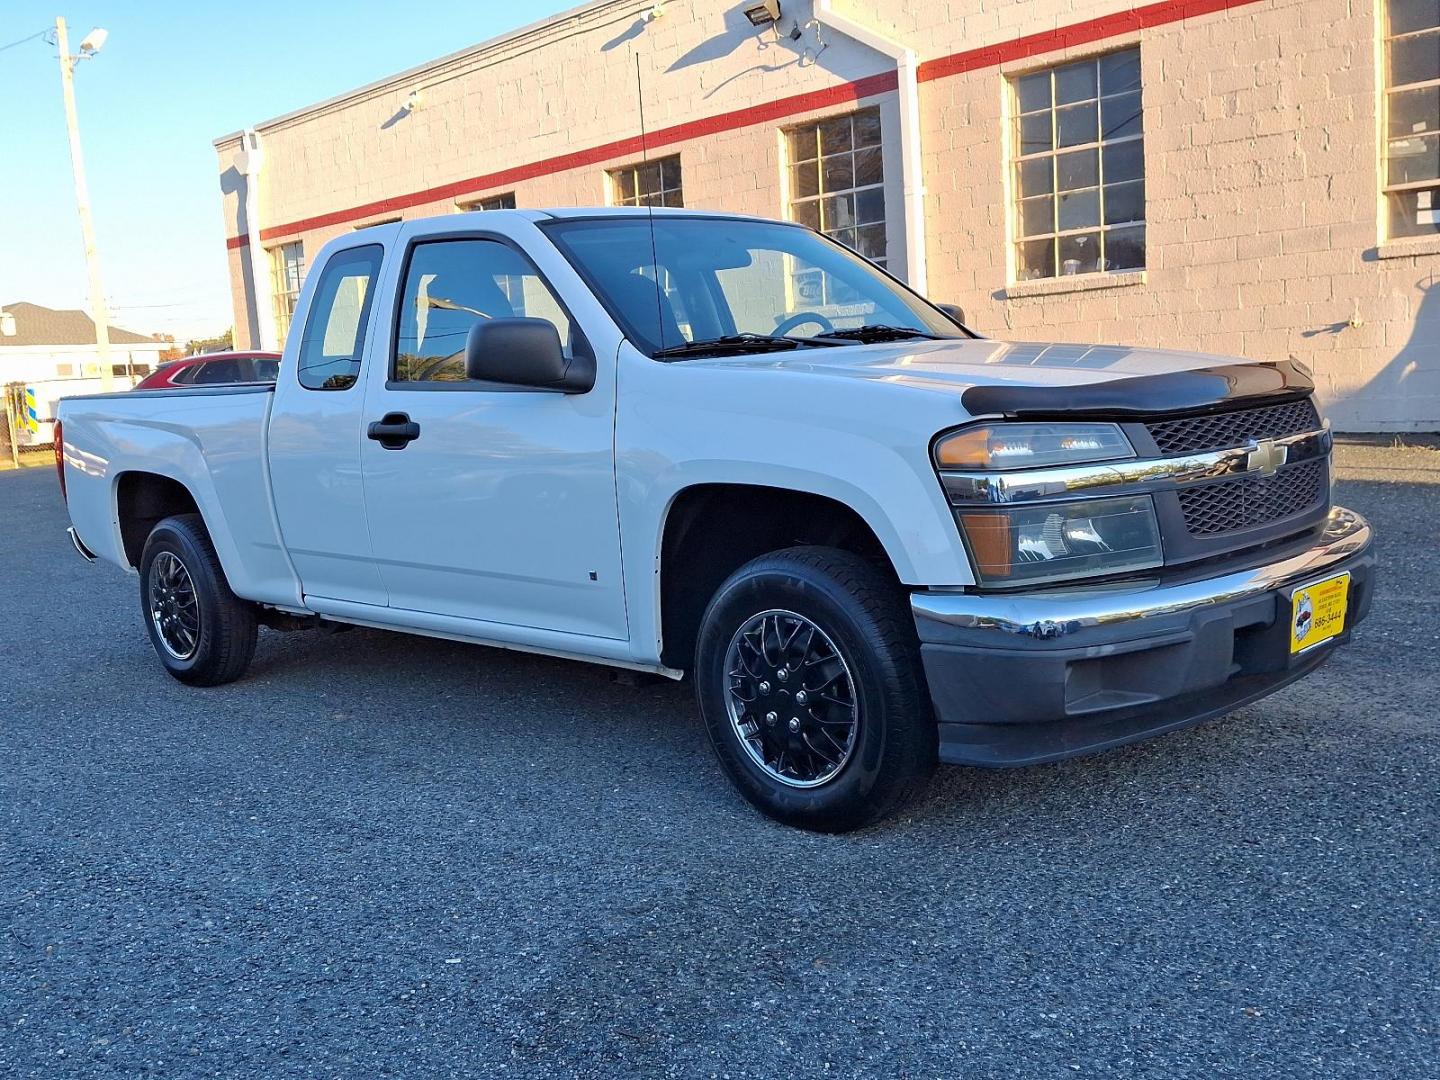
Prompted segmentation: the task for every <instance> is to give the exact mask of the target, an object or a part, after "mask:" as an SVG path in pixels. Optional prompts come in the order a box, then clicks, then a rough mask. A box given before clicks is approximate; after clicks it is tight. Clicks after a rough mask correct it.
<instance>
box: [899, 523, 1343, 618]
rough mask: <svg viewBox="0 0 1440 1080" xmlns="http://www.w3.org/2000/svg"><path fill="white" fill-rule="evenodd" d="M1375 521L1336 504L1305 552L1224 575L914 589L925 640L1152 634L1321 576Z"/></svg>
mask: <svg viewBox="0 0 1440 1080" xmlns="http://www.w3.org/2000/svg"><path fill="white" fill-rule="evenodd" d="M1370 539H1371V530H1370V523H1369V522H1367V521H1366V520H1365V519H1364V518H1363V517H1361V516H1360V515H1359V514H1357V513H1355V511H1353V510H1346V509H1345V508H1344V507H1340V506H1337V507H1335V508H1334V509H1333V510H1331V511H1330V517H1329V519H1328V520H1327V521H1326V523H1325V527H1324V529H1323V530H1322V531H1321V533H1320V536H1319V537H1318V538H1317V539H1316V541H1315V543H1314V544H1312V545H1311V546H1310V547H1309V548H1308V549H1306V550H1305V551H1302V552H1300V553H1299V554H1295V555H1290V556H1289V557H1287V558H1283V559H1281V560H1279V561H1278V562H1273V563H1266V564H1265V565H1263V566H1257V567H1254V568H1252V569H1249V570H1240V571H1236V572H1235V573H1231V574H1224V575H1222V576H1220V577H1211V578H1200V579H1198V580H1195V581H1189V582H1184V583H1181V584H1158V583H1151V584H1140V585H1136V584H1124V585H1119V586H1115V587H1113V588H1103V587H1095V586H1091V587H1090V588H1081V589H1063V590H1059V589H1057V590H1053V591H1048V592H1038V593H1036V592H1031V593H927V592H921V593H913V594H912V595H911V598H910V606H911V609H912V610H913V611H914V613H915V623H916V626H917V628H918V629H919V631H920V640H921V641H945V642H953V643H957V644H959V643H962V642H963V643H968V644H972V645H978V646H982V647H983V646H990V647H1004V646H1013V645H1015V644H1016V640H1015V639H1017V638H1020V639H1025V638H1028V639H1031V640H1034V641H1036V642H1057V643H1061V644H1063V645H1065V646H1073V645H1077V644H1083V643H1084V641H1085V640H1086V639H1087V638H1088V637H1091V636H1094V635H1093V634H1092V632H1093V631H1095V630H1097V629H1103V630H1104V631H1105V632H1106V635H1107V637H1108V636H1109V635H1110V634H1112V633H1113V632H1114V631H1116V630H1122V629H1129V630H1133V631H1134V632H1136V633H1144V632H1145V628H1146V626H1147V624H1149V625H1153V624H1154V622H1155V620H1164V619H1167V618H1169V617H1173V616H1175V615H1181V614H1184V613H1185V612H1188V611H1192V610H1194V609H1196V608H1203V607H1206V606H1207V605H1211V604H1220V603H1232V602H1236V601H1243V600H1246V599H1248V598H1250V597H1252V596H1257V595H1259V594H1262V593H1268V592H1272V591H1274V590H1275V589H1279V588H1283V587H1284V586H1286V585H1291V584H1294V583H1296V582H1299V581H1302V580H1304V579H1305V578H1310V577H1314V576H1315V575H1317V574H1321V573H1323V572H1324V571H1326V570H1328V569H1329V568H1330V567H1332V566H1334V565H1335V564H1337V563H1339V562H1342V561H1344V560H1345V559H1348V558H1350V557H1351V556H1353V555H1356V554H1358V553H1360V552H1363V551H1365V550H1366V549H1367V548H1369V546H1370Z"/></svg>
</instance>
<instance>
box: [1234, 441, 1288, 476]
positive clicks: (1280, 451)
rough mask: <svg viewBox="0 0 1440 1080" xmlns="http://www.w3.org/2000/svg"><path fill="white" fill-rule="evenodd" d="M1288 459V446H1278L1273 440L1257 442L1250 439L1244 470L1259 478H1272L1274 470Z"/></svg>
mask: <svg viewBox="0 0 1440 1080" xmlns="http://www.w3.org/2000/svg"><path fill="white" fill-rule="evenodd" d="M1289 459H1290V448H1289V447H1288V446H1280V445H1278V444H1277V443H1276V442H1275V440H1274V439H1261V440H1260V441H1259V442H1256V441H1255V440H1253V439H1252V440H1251V441H1250V453H1249V455H1248V456H1247V457H1246V458H1245V469H1246V471H1247V472H1253V473H1259V474H1260V475H1261V476H1274V475H1275V470H1276V469H1278V468H1280V466H1281V465H1284V464H1285V462H1286V461H1288V460H1289Z"/></svg>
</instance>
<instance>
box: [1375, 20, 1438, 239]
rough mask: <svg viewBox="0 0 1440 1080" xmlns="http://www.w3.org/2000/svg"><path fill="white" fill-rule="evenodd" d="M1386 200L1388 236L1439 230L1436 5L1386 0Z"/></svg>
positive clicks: (1429, 232) (1430, 233)
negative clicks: (1388, 223) (1387, 0)
mask: <svg viewBox="0 0 1440 1080" xmlns="http://www.w3.org/2000/svg"><path fill="white" fill-rule="evenodd" d="M1387 7H1388V24H1387V26H1386V28H1385V64H1386V79H1385V115H1386V121H1385V123H1386V141H1385V200H1386V202H1387V203H1388V204H1389V221H1390V225H1389V235H1390V236H1392V237H1394V236H1424V235H1432V234H1434V233H1436V232H1440V3H1436V0H1389V3H1388V5H1387Z"/></svg>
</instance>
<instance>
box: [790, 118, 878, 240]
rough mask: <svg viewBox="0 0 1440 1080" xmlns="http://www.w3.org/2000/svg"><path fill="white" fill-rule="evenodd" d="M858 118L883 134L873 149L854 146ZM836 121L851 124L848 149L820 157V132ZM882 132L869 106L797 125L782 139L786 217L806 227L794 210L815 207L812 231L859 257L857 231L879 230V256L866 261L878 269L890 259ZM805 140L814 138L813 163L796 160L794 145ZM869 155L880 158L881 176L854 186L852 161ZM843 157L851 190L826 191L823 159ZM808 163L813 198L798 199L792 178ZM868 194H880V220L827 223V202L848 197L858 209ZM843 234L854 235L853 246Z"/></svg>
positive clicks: (858, 233) (810, 196) (803, 197)
mask: <svg viewBox="0 0 1440 1080" xmlns="http://www.w3.org/2000/svg"><path fill="white" fill-rule="evenodd" d="M861 116H866V117H870V116H873V117H874V119H875V123H876V127H877V129H878V130H880V131H881V132H882V135H881V138H880V140H879V141H878V142H876V143H875V144H874V145H867V146H859V145H857V143H856V138H855V120H856V118H857V117H861ZM836 120H849V121H850V140H849V145H848V147H847V148H846V149H844V150H841V151H837V152H834V153H831V154H824V153H823V147H822V144H821V137H820V136H821V130H822V129H823V128H824V127H825V125H827V124H830V123H833V122H834V121H836ZM883 131H884V125H883V122H882V115H881V112H880V108H879V106H875V105H872V106H869V107H867V108H864V109H856V110H854V111H853V112H849V113H841V114H839V115H838V116H826V117H823V118H821V119H819V120H814V121H811V122H809V123H805V124H799V125H797V126H794V127H790V128H787V129H785V139H784V146H785V168H786V187H785V192H786V198H785V203H786V206H785V211H786V217H788V218H789V219H790V220H791V221H803V222H805V223H806V224H808V223H809V220H808V219H809V215H802V214H801V213H800V212H799V211H798V210H797V207H801V206H809V205H813V206H814V207H815V213H814V215H813V216H814V219H815V223H816V224H815V226H814V227H815V228H817V229H818V230H819V231H820V232H823V233H824V234H825V235H826V236H828V237H830V238H831V239H834V240H838V241H839V242H840V243H842V244H845V245H846V246H847V247H849V248H851V249H852V250H854V251H856V252H860V253H861V254H863V251H862V250H861V245H860V241H859V236H860V230H861V229H876V228H878V229H879V231H880V235H881V237H882V240H881V254H880V255H879V256H875V255H866V258H868V259H870V260H871V261H872V262H874V263H875V264H876V265H877V266H886V265H887V264H888V263H889V259H890V245H889V220H888V217H889V214H888V209H889V208H888V206H887V205H886V204H887V199H886V197H885V139H884V135H883ZM807 137H813V139H814V151H815V156H814V158H813V159H812V158H808V157H804V158H802V157H798V156H797V155H796V151H795V147H796V142H797V140H799V139H803V138H807ZM869 151H874V152H875V153H876V154H878V155H879V158H880V176H879V179H877V180H876V181H875V182H874V183H867V184H859V183H856V182H855V178H854V161H855V159H856V158H857V157H858V156H859V155H860V154H861V153H865V152H869ZM846 155H848V156H849V157H850V159H851V162H852V164H851V178H852V179H851V186H850V187H840V188H834V189H827V188H826V186H825V159H826V158H839V157H844V156H846ZM811 160H813V161H814V162H815V194H814V195H799V194H797V193H796V191H797V189H796V183H795V174H796V171H797V170H798V169H799V168H800V167H801V166H802V165H805V164H808V163H809V162H810V161H811ZM869 192H878V193H879V196H880V217H879V218H878V219H868V218H867V219H865V220H861V219H860V218H859V217H858V215H857V216H856V217H855V219H854V220H853V221H852V222H851V223H850V224H848V225H846V224H834V223H831V222H828V221H827V220H826V216H827V215H826V210H825V207H826V206H827V205H828V204H827V200H829V199H838V198H842V197H844V196H847V195H848V196H850V197H851V202H852V205H855V206H857V207H858V206H859V196H860V195H861V194H864V193H869ZM846 233H854V235H855V243H853V244H852V243H849V241H848V240H847V239H846V237H845V234H846Z"/></svg>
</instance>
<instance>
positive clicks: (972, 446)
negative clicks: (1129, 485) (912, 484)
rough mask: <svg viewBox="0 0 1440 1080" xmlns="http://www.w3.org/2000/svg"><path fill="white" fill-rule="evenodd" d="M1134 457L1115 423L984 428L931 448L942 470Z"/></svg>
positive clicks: (1030, 466)
mask: <svg viewBox="0 0 1440 1080" xmlns="http://www.w3.org/2000/svg"><path fill="white" fill-rule="evenodd" d="M1134 456H1135V448H1134V447H1133V446H1131V445H1130V440H1129V439H1127V438H1125V433H1124V432H1123V431H1121V430H1120V427H1119V425H1118V424H986V425H982V426H980V427H971V428H965V429H963V430H961V431H957V432H955V434H953V435H948V436H946V437H945V438H943V439H941V440H940V441H939V442H937V443H936V444H935V464H936V465H937V466H939V467H940V468H941V469H942V470H943V469H966V470H974V469H979V470H986V471H988V470H992V469H1034V468H1039V467H1042V466H1046V465H1083V464H1086V463H1088V462H1093V461H1120V460H1122V459H1124V458H1133V457H1134Z"/></svg>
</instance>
